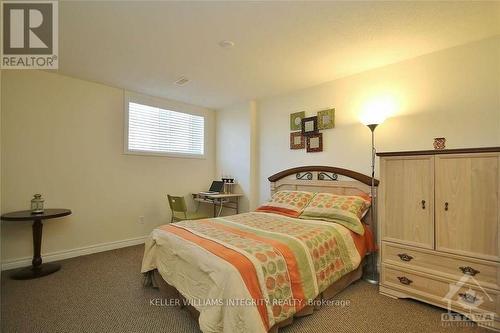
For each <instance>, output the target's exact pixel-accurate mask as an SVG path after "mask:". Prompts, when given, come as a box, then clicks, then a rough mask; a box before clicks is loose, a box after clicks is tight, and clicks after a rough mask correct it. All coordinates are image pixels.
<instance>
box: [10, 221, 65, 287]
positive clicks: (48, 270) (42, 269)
mask: <svg viewBox="0 0 500 333" xmlns="http://www.w3.org/2000/svg"><path fill="white" fill-rule="evenodd" d="M32 229H33V260H32V261H31V264H32V265H31V266H30V267H25V268H21V269H20V270H18V271H16V272H14V273H13V274H12V275H11V278H13V279H14V280H29V279H36V278H38V277H42V276H45V275H49V274H52V273H54V272H57V271H58V270H59V269H60V268H61V265H59V264H51V263H49V264H42V255H41V248H42V230H43V224H42V220H41V219H36V220H33V227H32Z"/></svg>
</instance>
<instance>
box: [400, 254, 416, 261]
mask: <svg viewBox="0 0 500 333" xmlns="http://www.w3.org/2000/svg"><path fill="white" fill-rule="evenodd" d="M398 257H399V259H401V261H410V260H412V259H413V257H412V256H410V255H409V254H406V253H399V254H398Z"/></svg>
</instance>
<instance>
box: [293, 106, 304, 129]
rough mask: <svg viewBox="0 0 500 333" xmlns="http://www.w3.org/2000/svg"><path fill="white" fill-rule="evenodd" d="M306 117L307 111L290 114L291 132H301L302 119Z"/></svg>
mask: <svg viewBox="0 0 500 333" xmlns="http://www.w3.org/2000/svg"><path fill="white" fill-rule="evenodd" d="M305 116H306V112H305V111H301V112H295V113H292V114H290V131H300V126H301V125H302V118H304V117H305Z"/></svg>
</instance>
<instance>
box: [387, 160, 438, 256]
mask: <svg viewBox="0 0 500 333" xmlns="http://www.w3.org/2000/svg"><path fill="white" fill-rule="evenodd" d="M381 172H382V179H384V180H385V181H384V183H383V184H382V201H383V202H382V210H381V215H380V218H381V219H383V220H382V223H381V225H382V230H381V231H382V240H386V241H393V242H400V243H404V244H409V245H413V246H419V247H423V248H428V249H432V248H433V247H434V157H433V156H412V157H386V158H383V159H381Z"/></svg>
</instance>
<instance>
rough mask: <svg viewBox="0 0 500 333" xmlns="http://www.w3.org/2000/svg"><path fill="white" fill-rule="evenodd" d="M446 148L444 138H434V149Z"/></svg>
mask: <svg viewBox="0 0 500 333" xmlns="http://www.w3.org/2000/svg"><path fill="white" fill-rule="evenodd" d="M445 148H446V138H434V149H436V150H442V149H445Z"/></svg>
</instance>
